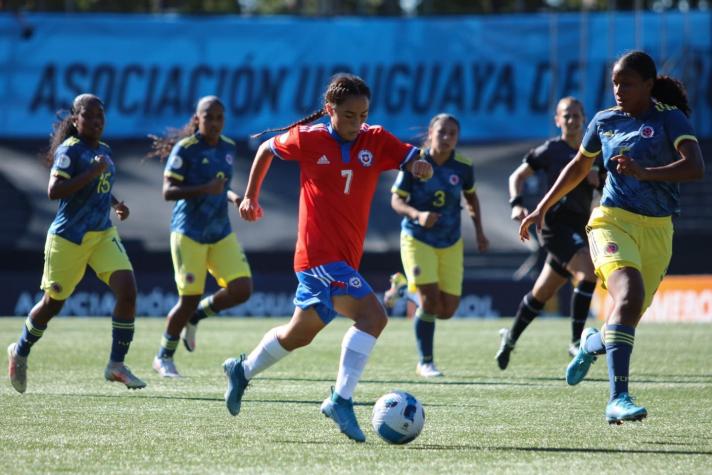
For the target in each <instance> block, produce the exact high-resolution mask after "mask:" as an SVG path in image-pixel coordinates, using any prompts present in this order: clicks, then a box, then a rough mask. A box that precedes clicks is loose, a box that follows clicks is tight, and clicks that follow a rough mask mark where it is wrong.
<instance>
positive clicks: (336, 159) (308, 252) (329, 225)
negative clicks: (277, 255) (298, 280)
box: [269, 124, 418, 272]
mask: <svg viewBox="0 0 712 475" xmlns="http://www.w3.org/2000/svg"><path fill="white" fill-rule="evenodd" d="M269 145H270V148H271V149H272V152H273V153H274V154H275V155H276V156H278V157H279V158H281V159H283V160H295V161H298V162H299V165H300V169H301V174H300V193H299V225H298V230H297V248H296V252H295V254H294V270H295V271H296V272H300V271H303V270H306V269H310V268H312V267H316V266H320V265H324V264H328V263H330V262H338V261H345V262H346V263H347V264H348V265H349V266H351V267H352V268H354V269H358V265H359V263H360V262H361V256H362V254H363V242H364V239H365V237H366V230H367V228H368V216H369V212H370V209H371V201H372V199H373V194H374V192H375V191H376V185H377V184H378V178H379V175H380V174H381V172H383V171H384V170H393V169H397V168H399V167H400V168H403V167H405V165H406V163H408V162H409V161H410V160H411V159H412V158H414V157H417V154H418V149H417V148H415V147H413V146H412V145H410V144H406V143H403V142H401V141H400V140H398V139H397V138H396V137H394V136H393V135H392V134H390V133H389V132H387V131H386V130H384V129H383V128H382V127H380V126H370V125H367V124H363V126H362V127H361V131H360V132H359V134H358V136H357V137H356V139H355V140H354V141H351V142H348V141H345V140H343V139H342V138H341V137H339V135H338V134H336V132H335V131H334V130H333V129H332V128H331V126H330V125H328V126H327V125H325V124H315V125H311V126H298V127H293V128H291V129H289V131H288V132H286V133H284V134H282V135H279V136H277V137H273V138H271V139H270V140H269Z"/></svg>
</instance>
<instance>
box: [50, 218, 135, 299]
mask: <svg viewBox="0 0 712 475" xmlns="http://www.w3.org/2000/svg"><path fill="white" fill-rule="evenodd" d="M44 254H45V261H44V273H43V274H42V285H41V288H42V290H44V291H45V292H46V293H47V294H48V295H49V296H50V297H51V298H53V299H54V300H66V299H67V297H69V296H70V295H72V292H74V289H75V288H76V287H77V284H79V281H81V280H82V277H83V276H84V271H85V270H86V267H87V264H88V265H89V266H90V267H91V268H92V269H93V270H94V272H96V275H97V277H99V279H101V280H102V281H103V282H105V283H106V284H107V285H108V284H109V278H110V277H111V274H113V273H114V272H115V271H117V270H133V268H132V267H131V262H130V261H129V257H128V255H127V254H126V250H125V249H124V245H123V244H122V243H121V238H119V233H118V232H116V228H115V227H113V226H112V227H111V228H109V229H107V230H105V231H89V232H87V233H86V234H84V237H83V238H82V243H81V244H75V243H73V242H71V241H68V240H67V239H64V238H63V237H61V236H57V235H56V234H47V241H46V242H45V251H44Z"/></svg>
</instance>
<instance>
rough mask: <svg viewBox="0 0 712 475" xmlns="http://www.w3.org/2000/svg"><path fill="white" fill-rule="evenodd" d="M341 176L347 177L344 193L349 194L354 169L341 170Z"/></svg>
mask: <svg viewBox="0 0 712 475" xmlns="http://www.w3.org/2000/svg"><path fill="white" fill-rule="evenodd" d="M341 176H345V177H346V183H345V184H344V194H345V195H348V194H349V192H350V191H351V179H352V178H353V177H354V171H353V170H341Z"/></svg>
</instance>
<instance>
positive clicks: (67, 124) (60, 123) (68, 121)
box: [42, 93, 104, 167]
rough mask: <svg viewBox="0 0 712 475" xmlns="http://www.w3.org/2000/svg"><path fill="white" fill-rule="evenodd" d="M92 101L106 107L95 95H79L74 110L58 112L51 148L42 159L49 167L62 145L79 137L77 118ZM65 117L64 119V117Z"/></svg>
mask: <svg viewBox="0 0 712 475" xmlns="http://www.w3.org/2000/svg"><path fill="white" fill-rule="evenodd" d="M92 101H96V102H98V103H99V104H100V105H101V107H104V103H103V102H101V99H99V98H98V97H97V96H95V95H94V94H88V93H84V94H79V95H78V96H77V97H75V98H74V101H73V102H72V110H71V111H69V113H67V111H66V110H64V111H57V121H55V122H54V123H53V124H52V133H51V134H50V135H49V148H48V149H47V151H46V152H45V153H44V154H42V158H43V159H44V161H45V163H46V164H47V165H48V166H50V167H51V166H52V162H53V161H54V153H55V152H56V151H57V149H58V148H59V146H60V145H62V143H63V142H64V141H65V140H67V138H69V137H77V136H78V135H79V131H78V130H77V128H76V126H75V125H74V124H75V121H76V116H77V114H79V112H80V111H81V110H82V109H83V108H84V107H86V106H87V105H89V103H91V102H92ZM63 116H64V117H63Z"/></svg>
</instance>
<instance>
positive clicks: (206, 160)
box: [201, 157, 210, 165]
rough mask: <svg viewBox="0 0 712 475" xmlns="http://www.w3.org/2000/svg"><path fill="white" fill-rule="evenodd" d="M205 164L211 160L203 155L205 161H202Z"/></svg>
mask: <svg viewBox="0 0 712 475" xmlns="http://www.w3.org/2000/svg"><path fill="white" fill-rule="evenodd" d="M201 163H202V164H203V165H207V164H208V163H210V160H208V159H207V158H206V157H203V161H202V162H201Z"/></svg>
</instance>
